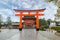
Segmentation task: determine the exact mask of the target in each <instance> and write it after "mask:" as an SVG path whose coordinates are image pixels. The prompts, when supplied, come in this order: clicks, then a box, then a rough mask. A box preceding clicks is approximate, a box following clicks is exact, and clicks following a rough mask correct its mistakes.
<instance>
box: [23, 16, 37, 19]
mask: <svg viewBox="0 0 60 40" xmlns="http://www.w3.org/2000/svg"><path fill="white" fill-rule="evenodd" d="M24 19H36V18H35V16H24V17H23V20H24Z"/></svg>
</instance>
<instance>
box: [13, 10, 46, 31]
mask: <svg viewBox="0 0 60 40" xmlns="http://www.w3.org/2000/svg"><path fill="white" fill-rule="evenodd" d="M44 10H45V9H40V10H17V9H14V11H15V12H20V14H15V16H20V24H19V30H22V16H36V30H37V31H38V30H39V20H38V16H44V14H39V12H44ZM23 12H28V14H23ZM30 12H36V14H30Z"/></svg>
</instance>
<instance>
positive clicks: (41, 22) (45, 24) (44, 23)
mask: <svg viewBox="0 0 60 40" xmlns="http://www.w3.org/2000/svg"><path fill="white" fill-rule="evenodd" d="M47 24H48V23H47V21H46V20H45V19H39V26H43V27H47Z"/></svg>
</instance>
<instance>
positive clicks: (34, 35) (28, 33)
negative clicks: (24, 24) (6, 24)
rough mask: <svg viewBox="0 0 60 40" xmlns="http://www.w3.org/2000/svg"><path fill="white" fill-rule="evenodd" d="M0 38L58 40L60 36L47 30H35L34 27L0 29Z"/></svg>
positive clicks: (0, 39) (3, 39)
mask: <svg viewBox="0 0 60 40" xmlns="http://www.w3.org/2000/svg"><path fill="white" fill-rule="evenodd" d="M0 40H60V36H56V35H54V33H51V32H48V31H36V30H35V29H23V30H22V31H19V30H18V29H2V32H0Z"/></svg>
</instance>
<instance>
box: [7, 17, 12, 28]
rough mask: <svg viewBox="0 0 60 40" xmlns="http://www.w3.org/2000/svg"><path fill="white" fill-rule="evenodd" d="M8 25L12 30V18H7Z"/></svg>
mask: <svg viewBox="0 0 60 40" xmlns="http://www.w3.org/2000/svg"><path fill="white" fill-rule="evenodd" d="M6 23H7V26H8V27H9V28H11V25H12V21H11V18H10V17H7V21H6Z"/></svg>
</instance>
